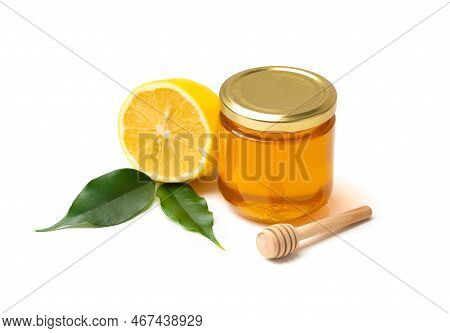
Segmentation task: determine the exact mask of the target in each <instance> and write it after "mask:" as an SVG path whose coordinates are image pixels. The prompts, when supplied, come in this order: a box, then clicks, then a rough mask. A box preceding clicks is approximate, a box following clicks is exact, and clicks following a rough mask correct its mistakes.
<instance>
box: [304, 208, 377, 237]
mask: <svg viewBox="0 0 450 333" xmlns="http://www.w3.org/2000/svg"><path fill="white" fill-rule="evenodd" d="M371 216H372V209H371V208H370V207H369V206H362V207H359V208H355V209H352V210H348V211H346V212H343V213H341V214H338V215H336V216H332V217H327V218H325V219H322V220H319V221H316V222H312V223H308V224H305V225H303V226H301V227H298V228H295V230H296V231H297V235H298V238H299V240H303V239H307V238H310V237H314V236H319V235H322V234H326V233H332V232H336V231H337V230H339V229H343V228H345V227H346V226H349V225H351V224H353V223H356V222H360V221H363V220H365V219H368V218H369V217H371Z"/></svg>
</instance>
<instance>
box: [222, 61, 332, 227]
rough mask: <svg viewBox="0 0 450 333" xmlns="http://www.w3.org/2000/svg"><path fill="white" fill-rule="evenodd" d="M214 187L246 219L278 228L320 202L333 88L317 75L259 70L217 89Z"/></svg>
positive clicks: (328, 174)
mask: <svg viewBox="0 0 450 333" xmlns="http://www.w3.org/2000/svg"><path fill="white" fill-rule="evenodd" d="M220 98H221V103H222V109H221V115H220V127H219V163H218V170H219V188H220V191H221V192H222V194H223V196H224V197H225V199H226V200H227V201H229V202H230V203H231V204H232V205H233V206H234V207H235V208H236V209H237V211H238V212H239V213H240V214H241V215H243V216H245V217H247V218H250V219H252V220H257V221H260V222H265V223H279V222H285V221H291V220H295V219H298V218H300V217H302V216H304V215H307V214H309V213H311V212H312V211H314V210H316V209H318V208H320V207H321V206H322V205H324V204H325V203H326V202H327V200H328V199H329V197H330V195H331V190H332V186H333V147H334V124H335V119H336V118H335V115H334V113H335V109H336V98H337V95H336V90H335V88H334V87H333V85H332V84H331V83H330V82H329V81H327V80H326V79H325V78H323V77H322V76H320V75H318V74H315V73H312V72H309V71H306V70H302V69H297V68H291V67H278V66H277V67H260V68H254V69H249V70H246V71H243V72H240V73H238V74H235V75H234V76H232V77H230V78H229V79H228V80H227V81H225V83H224V84H223V85H222V88H221V90H220Z"/></svg>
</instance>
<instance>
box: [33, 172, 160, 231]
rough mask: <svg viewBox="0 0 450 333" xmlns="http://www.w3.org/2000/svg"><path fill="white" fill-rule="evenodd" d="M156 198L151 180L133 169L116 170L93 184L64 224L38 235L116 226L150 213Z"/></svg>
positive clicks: (95, 180)
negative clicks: (75, 229) (70, 228)
mask: <svg viewBox="0 0 450 333" xmlns="http://www.w3.org/2000/svg"><path fill="white" fill-rule="evenodd" d="M154 197H155V183H154V182H153V180H151V179H150V177H148V176H147V175H145V174H143V173H142V172H139V171H137V170H134V169H119V170H115V171H112V172H110V173H107V174H105V175H103V176H100V177H98V178H95V179H93V180H91V181H90V182H89V183H88V184H87V185H86V186H85V187H84V189H83V190H82V191H81V192H80V194H78V196H77V197H76V198H75V200H74V201H73V203H72V206H70V208H69V211H68V212H67V214H66V216H64V218H63V219H62V220H61V221H59V222H58V223H56V224H55V225H53V226H51V227H49V228H45V229H39V230H36V231H38V232H43V231H52V230H57V229H61V228H66V227H86V226H96V227H109V226H113V225H117V224H120V223H123V222H126V221H128V220H130V219H132V218H133V217H135V216H136V215H138V214H140V213H142V212H144V211H145V210H147V209H148V208H149V207H150V205H151V204H152V202H153V199H154Z"/></svg>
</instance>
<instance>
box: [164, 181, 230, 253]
mask: <svg viewBox="0 0 450 333" xmlns="http://www.w3.org/2000/svg"><path fill="white" fill-rule="evenodd" d="M156 196H157V197H158V198H159V199H160V201H161V208H162V210H163V212H164V214H166V215H167V216H168V217H170V218H171V219H173V220H175V221H176V222H178V223H179V224H181V225H182V226H183V227H184V228H186V229H187V230H190V231H195V232H198V233H200V234H202V235H203V236H205V237H207V238H208V239H210V240H211V241H212V242H213V243H214V244H216V245H217V246H218V247H219V248H221V249H222V250H225V249H224V248H223V247H222V245H221V244H220V243H219V242H218V240H217V239H216V237H215V236H214V232H213V230H212V226H213V222H214V218H213V214H212V213H211V212H210V211H209V210H208V205H207V204H206V200H205V199H203V198H202V197H199V196H198V195H197V194H196V193H195V191H194V190H193V189H192V187H190V186H189V185H187V184H183V183H167V184H162V185H161V186H159V187H158V190H157V191H156Z"/></svg>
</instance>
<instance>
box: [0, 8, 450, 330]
mask: <svg viewBox="0 0 450 333" xmlns="http://www.w3.org/2000/svg"><path fill="white" fill-rule="evenodd" d="M5 2H6V4H8V5H9V6H11V7H12V8H14V9H15V10H16V11H17V12H19V13H20V14H21V15H23V16H25V17H26V18H27V19H29V20H31V21H32V22H33V23H35V24H36V25H37V26H39V27H40V28H42V29H43V30H45V31H46V32H48V33H49V34H50V35H52V36H54V38H56V39H57V40H59V41H61V42H62V43H64V44H65V45H67V46H68V47H70V48H71V49H72V50H74V51H75V52H76V53H77V54H79V55H80V56H82V57H84V58H85V59H87V60H88V61H90V62H91V63H92V64H94V65H95V66H97V67H98V68H100V69H101V70H102V71H104V72H105V73H107V74H108V75H110V76H111V77H112V78H114V79H115V80H117V81H118V82H120V83H121V84H123V85H124V86H126V87H127V88H129V89H132V88H134V87H135V86H137V85H138V84H140V83H142V82H145V81H149V80H154V79H162V78H170V77H186V78H190V79H193V80H196V81H199V82H201V83H203V84H205V85H208V86H209V87H211V89H213V90H214V91H216V92H218V90H219V87H220V85H221V83H222V82H223V81H224V80H225V79H226V78H227V77H228V76H230V75H232V74H234V73H235V72H238V71H240V70H243V69H246V68H249V67H256V66H262V65H273V64H277V65H289V66H295V67H301V68H305V69H309V70H312V71H315V72H318V73H320V74H322V75H324V76H325V77H327V78H328V79H329V80H330V81H334V80H336V79H338V78H339V77H341V76H342V75H343V74H345V73H347V72H348V71H349V70H351V69H352V68H354V67H355V66H356V65H358V64H359V63H361V62H362V61H363V60H364V59H366V58H367V57H369V56H370V55H372V54H374V53H375V52H376V51H377V50H379V49H381V48H382V47H384V46H385V45H386V44H388V43H389V42H390V41H392V40H394V39H395V38H396V37H398V36H399V35H401V34H402V33H403V32H405V31H407V30H408V29H409V28H411V27H412V26H413V25H415V24H417V23H418V22H419V21H421V20H422V19H424V18H425V17H427V16H428V15H429V14H431V13H432V12H434V11H435V10H437V9H438V8H439V7H441V6H443V5H444V2H441V1H424V2H422V3H418V2H411V1H408V2H407V1H404V2H394V1H373V2H370V3H364V2H363V1H353V2H342V1H331V2H321V1H307V2H299V1H292V2H288V1H281V0H278V1H271V2H264V1H248V2H247V1H242V0H241V1H230V0H228V1H221V2H214V1H202V2H197V1H158V2H157V1H122V2H120V3H119V2H111V1H95V2H94V1H70V2H67V1H28V2H26V1H12V0H5ZM449 59H450V5H449V6H447V7H446V8H444V9H443V10H442V11H440V12H438V13H437V14H436V15H434V16H432V17H431V18H429V19H428V20H426V21H425V22H423V23H422V24H420V25H418V26H417V27H416V28H414V29H413V30H412V31H410V32H409V33H407V34H406V35H405V36H404V37H402V38H400V39H399V40H398V41H396V42H394V43H393V44H392V45H390V46H389V47H387V48H386V49H384V50H382V51H381V52H380V53H379V54H377V55H375V56H374V57H372V58H371V59H369V60H368V61H367V62H365V63H363V64H361V66H359V67H357V68H356V69H355V70H354V71H353V72H351V73H349V74H348V75H347V76H345V77H344V78H342V79H341V80H339V82H337V83H336V89H337V91H338V96H339V97H338V111H337V123H336V146H335V168H336V169H335V189H334V192H333V195H332V198H331V200H330V203H329V205H328V207H327V209H326V210H323V211H322V213H324V212H325V213H326V214H333V213H337V212H339V211H342V210H345V209H350V208H353V207H356V206H358V205H362V204H370V205H371V206H372V207H373V210H374V218H373V219H372V220H371V221H370V222H367V223H364V224H361V225H359V226H357V227H355V228H351V229H350V230H347V231H345V232H343V233H342V234H341V237H342V238H343V239H345V240H346V241H347V242H348V243H350V244H352V245H353V246H354V247H355V248H356V249H358V250H359V251H361V252H362V253H364V254H365V255H367V256H368V257H370V258H372V259H373V260H375V261H376V262H377V263H379V264H380V265H382V266H383V267H385V268H386V270H388V271H389V272H391V273H393V274H395V275H396V276H398V277H399V278H401V279H402V280H403V281H405V282H406V283H408V284H410V286H412V287H413V288H415V289H416V290H417V291H418V292H419V293H421V294H423V295H424V296H421V295H419V294H418V293H417V292H415V291H413V290H412V289H411V288H410V287H408V286H406V285H405V284H404V283H403V282H401V281H399V280H398V279H396V278H394V277H393V276H392V275H390V274H389V273H388V272H386V271H385V270H383V269H382V268H381V267H380V266H378V265H377V264H375V263H374V262H372V261H371V260H369V259H368V258H367V257H365V256H364V255H362V254H361V253H360V252H359V251H358V250H355V249H354V248H352V247H350V246H349V245H348V244H346V243H345V242H343V241H342V240H340V239H339V238H336V237H330V238H327V239H324V240H323V241H321V242H316V243H315V244H311V245H310V246H307V247H305V248H304V249H303V250H302V251H300V252H298V254H297V255H295V256H293V257H291V258H290V259H289V260H285V261H278V262H270V261H266V260H264V259H263V258H262V257H261V256H260V255H259V254H258V253H257V251H256V248H255V245H254V243H255V241H254V238H255V235H256V234H257V232H258V231H259V230H260V229H261V228H262V225H258V224H255V223H252V222H249V221H246V220H244V219H242V218H240V217H239V216H237V215H235V214H234V213H233V212H232V211H231V210H230V208H229V207H228V205H227V204H226V203H225V201H224V200H223V198H222V197H221V195H220V193H218V191H217V189H216V188H215V186H209V187H204V188H202V189H201V191H200V193H201V194H202V195H203V196H204V197H205V198H206V199H207V201H208V204H209V206H210V209H211V210H212V211H213V213H214V215H215V225H214V229H215V233H216V235H217V237H218V239H219V240H220V241H221V242H222V244H223V245H224V246H225V247H226V249H227V251H226V252H222V251H220V250H219V249H218V248H216V247H215V246H214V245H213V244H212V243H211V242H209V241H208V240H207V239H205V238H203V237H201V236H199V235H197V234H193V233H188V232H186V231H185V230H183V229H182V228H181V227H180V226H178V225H177V224H175V223H173V222H171V221H169V220H168V219H167V218H166V217H165V216H163V214H162V213H161V212H160V209H159V208H158V207H156V209H153V210H152V211H151V212H149V213H148V214H147V215H145V216H144V217H142V218H141V219H140V220H138V221H137V222H136V223H134V224H131V225H130V224H129V223H128V224H123V225H120V226H117V227H112V228H106V229H80V230H77V229H72V230H65V231H58V232H51V233H35V232H33V229H34V228H37V227H45V226H48V225H51V224H53V223H54V222H56V221H57V220H58V219H59V218H61V217H62V216H63V215H64V214H65V212H66V210H67V209H68V207H69V205H70V203H71V201H72V200H73V199H74V198H75V196H76V195H77V194H78V192H79V191H80V190H81V188H82V187H83V186H84V185H85V183H87V182H88V181H89V180H90V179H92V178H95V177H97V176H99V175H101V174H103V173H106V172H108V171H111V170H114V169H117V168H122V167H129V164H128V163H127V160H126V158H125V157H124V155H123V153H122V151H121V148H120V145H119V141H118V138H117V116H118V111H119V108H120V106H121V103H122V101H123V100H124V99H125V98H126V96H127V92H126V91H125V90H124V89H122V88H120V87H119V86H118V85H117V84H116V83H114V82H112V81H111V80H110V79H108V78H106V77H105V76H104V75H102V74H101V73H99V72H98V71H96V70H94V69H93V68H92V67H90V66H89V65H87V64H86V63H84V62H82V61H81V60H80V59H79V58H77V57H76V56H74V55H73V54H71V53H70V52H68V51H67V50H66V49H64V48H63V47H61V45H58V44H57V43H56V42H55V41H54V40H51V39H50V38H49V37H48V36H46V35H45V34H44V33H42V32H41V31H39V30H38V29H36V28H35V27H33V26H32V25H30V24H29V23H27V22H26V21H24V20H23V19H22V18H20V17H19V16H17V14H15V13H13V12H12V11H11V10H9V9H7V8H6V7H4V6H3V5H2V4H1V3H0V112H1V119H0V154H1V155H0V156H1V163H0V208H1V216H0V224H1V229H0V256H1V257H0V260H1V262H0V264H1V266H0V281H1V283H0V307H1V309H0V310H2V311H4V310H6V309H7V308H8V307H10V306H11V305H13V304H15V303H16V302H17V301H19V300H20V299H21V298H23V297H24V296H26V295H27V294H28V293H30V292H32V291H33V290H34V289H35V288H37V287H39V286H40V285H41V284H42V283H44V282H46V281H47V280H49V279H51V278H52V277H54V276H55V275H56V274H58V273H59V272H61V271H62V270H64V269H65V268H67V267H68V266H69V265H71V264H72V263H74V262H76V261H77V260H78V259H79V258H80V257H82V256H84V255H85V254H86V253H88V252H89V251H91V250H92V249H94V248H95V247H97V246H98V245H99V244H101V243H102V242H104V241H105V240H107V239H108V238H109V237H111V236H113V235H114V234H116V233H117V232H118V231H120V230H121V229H123V228H124V227H127V226H129V227H128V228H127V229H125V230H123V232H121V233H119V234H117V235H116V236H115V237H114V238H112V239H111V240H110V241H108V242H106V243H105V244H103V245H102V246H101V247H100V248H98V249H96V250H95V251H93V252H92V253H90V254H89V255H87V256H86V257H84V258H83V259H82V260H80V261H79V262H77V263H75V264H74V265H73V266H71V267H69V268H68V269H67V270H65V271H64V272H63V273H62V274H60V275H58V276H57V277H56V278H54V279H53V280H51V281H50V282H48V284H46V285H45V286H43V287H42V288H41V289H39V290H37V291H36V292H35V293H33V294H32V295H30V296H29V297H27V298H26V299H24V300H23V301H22V302H20V303H19V304H17V305H16V306H14V307H13V308H12V309H10V310H9V311H8V312H6V313H4V314H3V315H4V316H34V315H36V314H39V315H42V316H43V315H47V316H55V317H56V316H62V315H66V316H78V315H81V314H84V315H86V316H89V317H95V316H97V317H98V316H110V317H119V318H120V319H121V321H125V320H126V321H128V322H129V321H130V320H131V318H132V316H133V315H134V314H190V313H193V314H201V315H203V318H204V325H203V326H202V327H200V328H190V329H188V328H184V329H186V330H190V331H195V332H197V331H198V332H200V331H202V332H213V331H215V332H229V331H230V330H246V331H250V332H251V331H255V330H259V331H263V330H264V329H267V331H273V332H282V331H286V332H294V331H295V332H306V331H323V332H325V331H328V332H329V331H331V330H333V331H334V330H337V331H344V330H345V331H348V332H361V331H366V332H378V331H381V330H383V331H388V332H389V331H393V330H402V331H405V330H408V331H420V332H421V331H424V330H428V331H432V332H438V331H447V332H448V327H449V326H448V324H449V322H448V314H447V313H445V312H444V311H443V310H442V309H441V308H439V307H438V306H436V305H435V304H433V303H432V302H435V303H437V304H438V305H439V306H440V307H442V308H443V309H445V310H446V311H449V310H450V285H449V282H450V267H449V262H450V260H449V255H450V248H449V239H450V227H449V226H450V220H449V216H450V204H449V194H448V193H449V188H450V177H449V170H450V131H449V125H450V114H449V111H450V109H449V108H450V102H449V88H450V84H449V75H450V63H449ZM425 297H426V298H429V300H431V301H432V302H431V301H429V300H427V299H426V298H425ZM125 329H126V331H129V332H133V331H134V330H136V331H148V330H157V331H170V330H172V329H171V328H166V327H162V328H158V327H151V328H134V327H131V326H129V325H125V324H122V325H121V327H120V328H118V329H114V328H104V329H102V328H85V329H84V331H86V332H88V331H92V332H100V331H102V330H103V331H117V330H122V331H124V330H125ZM1 330H2V331H11V332H13V331H20V329H17V328H16V329H12V328H11V329H4V328H3V327H2V329H1ZM29 330H30V329H28V331H29ZM55 330H57V331H63V330H64V329H55ZM73 330H74V329H72V331H73ZM174 330H178V331H179V330H183V328H176V329H174ZM25 331H26V330H25ZM36 331H38V330H37V329H36ZM42 331H46V329H42ZM68 331H71V329H68Z"/></svg>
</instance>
